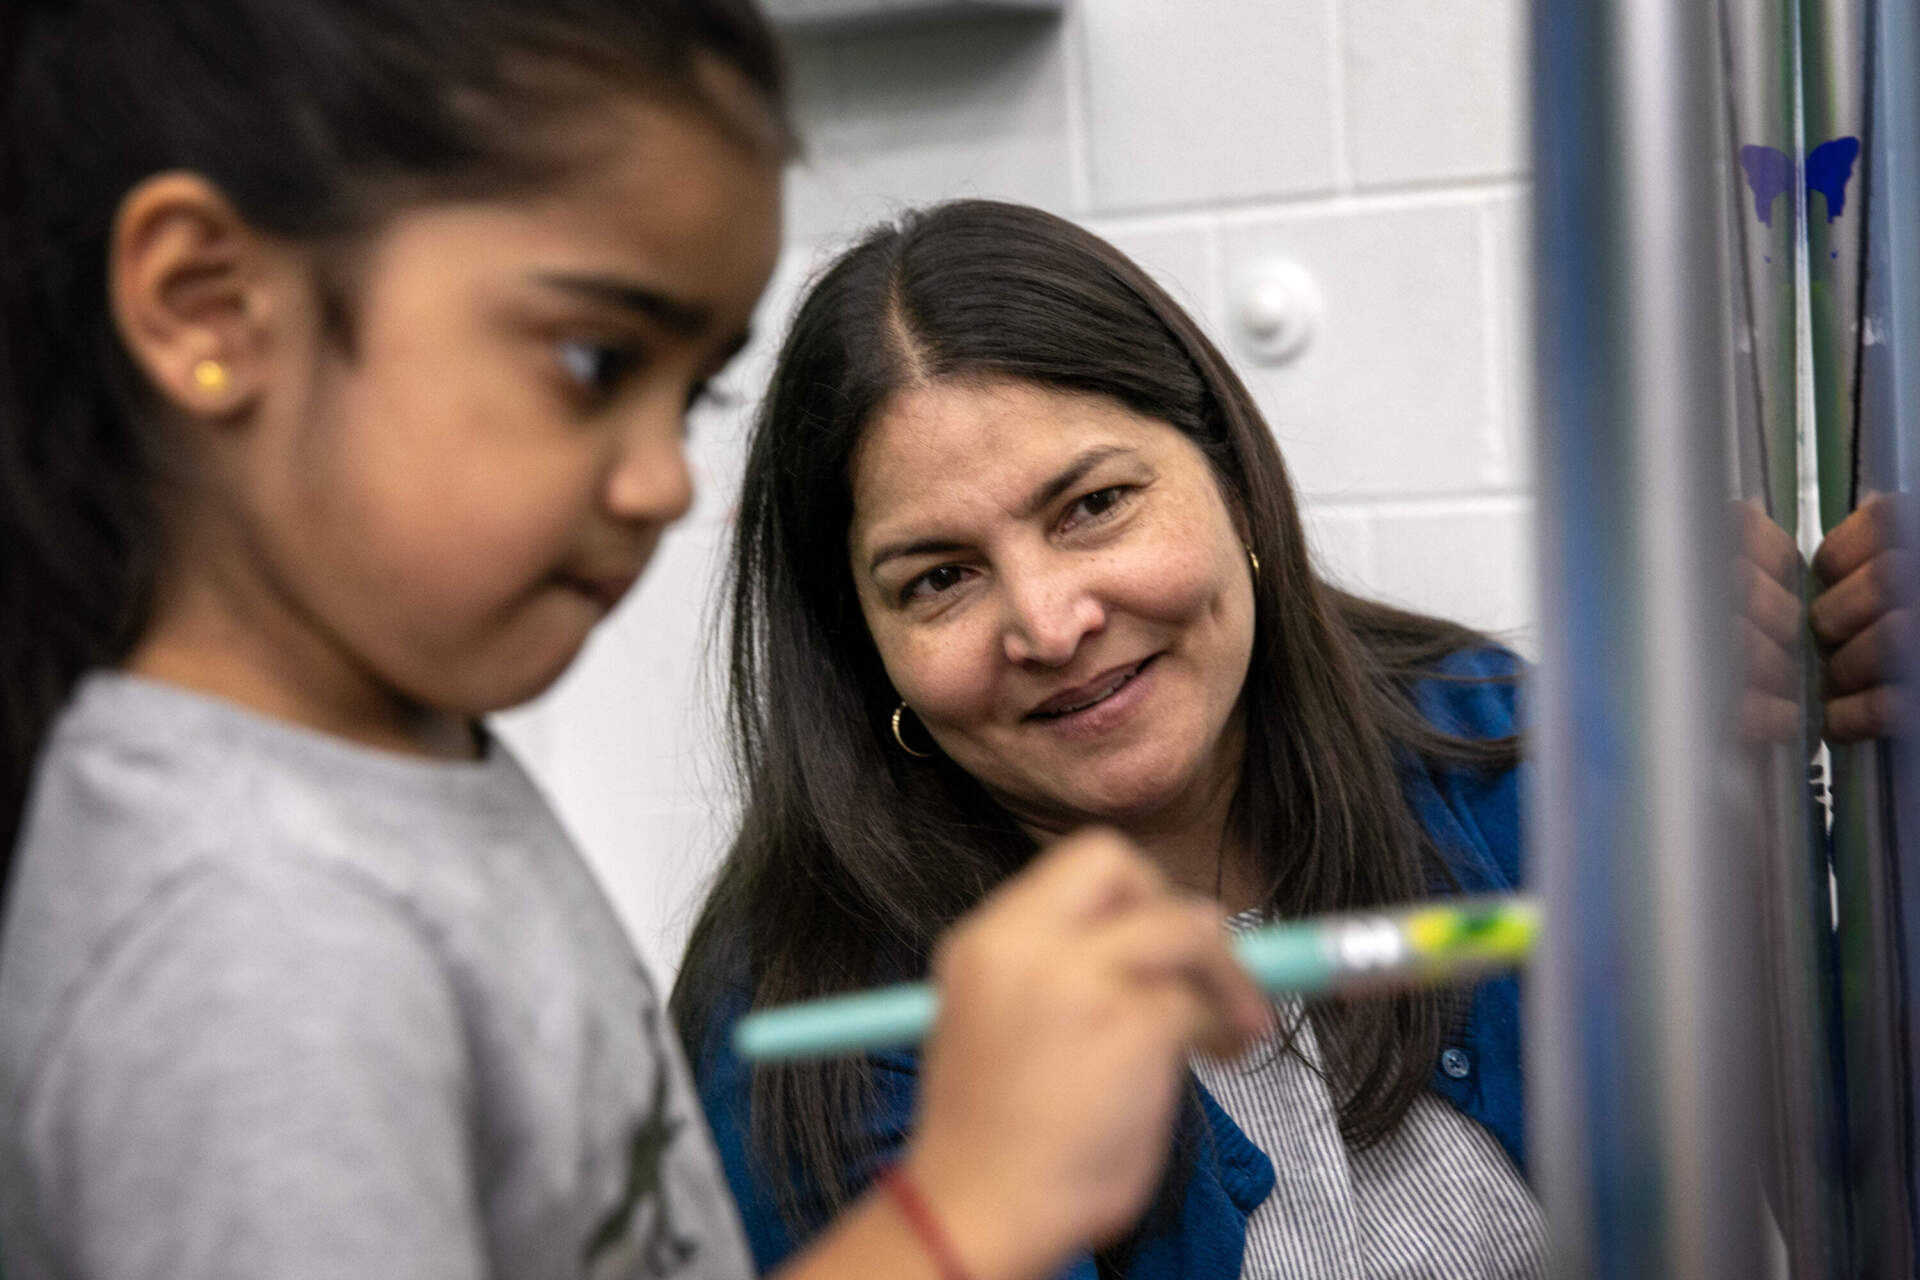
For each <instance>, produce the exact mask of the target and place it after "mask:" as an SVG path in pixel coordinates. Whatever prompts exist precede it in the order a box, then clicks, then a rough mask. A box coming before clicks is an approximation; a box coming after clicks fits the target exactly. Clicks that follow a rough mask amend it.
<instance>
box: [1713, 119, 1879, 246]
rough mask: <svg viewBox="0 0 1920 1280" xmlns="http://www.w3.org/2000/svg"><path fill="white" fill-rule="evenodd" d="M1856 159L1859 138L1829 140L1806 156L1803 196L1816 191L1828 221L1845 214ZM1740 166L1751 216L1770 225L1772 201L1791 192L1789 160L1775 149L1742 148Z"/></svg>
mask: <svg viewBox="0 0 1920 1280" xmlns="http://www.w3.org/2000/svg"><path fill="white" fill-rule="evenodd" d="M1859 158H1860V139H1858V138H1854V137H1845V138H1832V139H1829V140H1828V141H1826V142H1823V143H1821V144H1820V145H1819V146H1817V147H1815V148H1814V149H1813V151H1812V152H1811V153H1810V154H1809V155H1808V156H1807V196H1808V199H1809V200H1811V199H1812V197H1813V195H1814V193H1815V192H1818V193H1819V194H1820V196H1821V197H1822V198H1824V199H1825V200H1826V202H1827V221H1828V222H1832V221H1833V220H1834V219H1835V218H1837V217H1839V216H1840V215H1841V214H1842V213H1844V212H1846V208H1847V183H1848V182H1849V181H1851V180H1852V178H1853V162H1854V161H1855V160H1858V159H1859ZM1740 167H1741V168H1742V169H1744V170H1746V173H1747V187H1748V189H1749V190H1751V191H1752V192H1753V212H1754V216H1755V217H1757V218H1759V219H1760V221H1761V222H1763V223H1765V224H1766V225H1767V226H1769V227H1770V226H1772V225H1773V203H1774V201H1776V200H1778V199H1779V198H1780V197H1781V196H1783V195H1785V194H1786V193H1787V192H1789V191H1791V190H1792V189H1793V169H1794V164H1793V157H1792V156H1790V155H1788V154H1787V153H1786V152H1784V151H1782V150H1780V148H1778V147H1758V146H1749V147H1742V148H1740Z"/></svg>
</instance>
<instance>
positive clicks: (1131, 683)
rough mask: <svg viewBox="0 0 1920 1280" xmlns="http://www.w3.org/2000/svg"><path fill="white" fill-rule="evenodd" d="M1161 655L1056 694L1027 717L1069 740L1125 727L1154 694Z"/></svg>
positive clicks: (1115, 670) (1089, 736)
mask: <svg viewBox="0 0 1920 1280" xmlns="http://www.w3.org/2000/svg"><path fill="white" fill-rule="evenodd" d="M1159 656H1160V655H1159V654H1157V653H1156V654H1151V655H1149V656H1148V657H1145V658H1142V659H1140V660H1139V661H1137V662H1130V663H1126V664H1125V665H1123V666H1119V667H1114V668H1110V669H1109V670H1107V671H1103V672H1101V673H1100V674H1099V675H1098V676H1096V677H1095V678H1094V679H1092V680H1089V681H1087V682H1085V683H1084V684H1079V685H1075V686H1074V687H1072V688H1069V689H1067V690H1065V691H1064V692H1062V693H1057V694H1055V695H1054V696H1053V697H1051V698H1048V699H1047V700H1046V701H1045V702H1043V703H1041V704H1040V705H1039V706H1037V707H1035V708H1034V709H1033V710H1032V711H1029V712H1028V713H1027V714H1026V717H1025V718H1026V719H1027V720H1028V721H1030V722H1033V723H1036V724H1038V725H1039V726H1040V727H1041V728H1042V729H1044V730H1045V731H1047V732H1049V733H1055V734H1058V735H1060V736H1062V737H1066V738H1081V739H1090V738H1099V737H1102V736H1104V735H1106V734H1107V733H1109V732H1111V731H1112V730H1114V729H1117V728H1120V727H1121V726H1123V725H1125V724H1126V723H1127V722H1128V721H1129V720H1130V719H1132V718H1133V716H1134V713H1135V712H1137V711H1139V710H1140V708H1141V707H1142V706H1144V705H1145V704H1146V701H1147V699H1148V698H1150V697H1151V696H1152V692H1153V685H1154V681H1153V675H1152V671H1153V663H1154V660H1155V659H1156V658H1158V657H1159Z"/></svg>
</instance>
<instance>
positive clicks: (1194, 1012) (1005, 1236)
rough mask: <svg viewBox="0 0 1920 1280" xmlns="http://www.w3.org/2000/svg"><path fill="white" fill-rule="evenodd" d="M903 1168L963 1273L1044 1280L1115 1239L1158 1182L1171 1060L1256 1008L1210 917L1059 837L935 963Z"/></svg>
mask: <svg viewBox="0 0 1920 1280" xmlns="http://www.w3.org/2000/svg"><path fill="white" fill-rule="evenodd" d="M934 972H935V974H936V976H937V977H938V979H939V982H940V988H941V1015H940V1022H939V1025H938V1026H937V1027H936V1028H935V1030H934V1034H933V1037H932V1039H931V1040H930V1041H929V1043H928V1047H927V1054H926V1060H925V1063H924V1067H923V1073H922V1092H921V1095H920V1116H919V1124H918V1129H917V1133H916V1136H915V1139H914V1141H913V1144H912V1147H911V1149H910V1152H909V1155H908V1158H907V1167H908V1171H909V1173H910V1174H911V1176H912V1177H913V1178H914V1180H915V1181H916V1182H917V1183H918V1184H919V1185H920V1187H921V1189H922V1190H923V1191H924V1193H925V1194H926V1197H927V1199H928V1201H929V1202H930V1203H931V1205H932V1206H933V1208H934V1211H935V1212H936V1214H937V1215H938V1216H939V1218H940V1220H941V1222H942V1223H943V1224H944V1225H945V1227H946V1229H947V1231H948V1232H949V1233H950V1234H951V1236H952V1238H953V1241H954V1244H955V1247H956V1248H957V1249H958V1250H959V1252H960V1253H961V1255H962V1258H963V1259H964V1260H965V1261H966V1262H967V1263H968V1264H969V1267H970V1269H972V1271H973V1274H978V1275H1020V1274H1035V1275H1038V1274H1046V1273H1048V1272H1050V1271H1051V1270H1052V1269H1053V1268H1056V1267H1057V1266H1058V1265H1059V1264H1060V1263H1061V1262H1062V1261H1064V1260H1065V1259H1066V1258H1067V1257H1068V1256H1070V1255H1071V1254H1072V1253H1073V1252H1075V1251H1077V1250H1080V1249H1085V1248H1087V1247H1088V1246H1089V1245H1090V1244H1097V1243H1104V1242H1107V1241H1109V1240H1112V1239H1115V1238H1117V1237H1118V1236H1120V1235H1121V1234H1123V1233H1124V1232H1125V1231H1126V1230H1127V1228H1128V1227H1129V1226H1130V1225H1131V1224H1132V1222H1133V1221H1134V1219H1135V1218H1136V1217H1137V1216H1138V1215H1139V1213H1140V1212H1141V1211H1142V1209H1143V1208H1144V1207H1145V1205H1146V1202H1147V1199H1148V1197H1149V1195H1150V1194H1151V1193H1152V1191H1153V1189H1154V1187H1155V1186H1156V1185H1157V1184H1158V1180H1159V1178H1160V1175H1161V1172H1162V1170H1163V1167H1164V1165H1165V1163H1166V1159H1167V1155H1168V1152H1169V1150H1170V1133H1171V1124H1172V1120H1173V1116H1174V1112H1175V1108H1176V1106H1177V1104H1178V1101H1179V1099H1180V1097H1181V1092H1182V1091H1181V1081H1182V1080H1183V1078H1184V1075H1183V1073H1184V1068H1185V1062H1186V1057H1187V1054H1188V1053H1189V1051H1191V1050H1192V1049H1194V1048H1196V1047H1198V1048H1204V1049H1207V1050H1208V1051H1211V1052H1214V1053H1219V1054H1231V1053H1234V1052H1236V1051H1238V1050H1239V1049H1240V1048H1241V1047H1242V1045H1243V1044H1244V1043H1245V1041H1246V1040H1247V1038H1249V1037H1250V1036H1252V1035H1254V1034H1256V1033H1258V1031H1259V1030H1260V1029H1261V1028H1262V1027H1264V1026H1265V1025H1266V1023H1267V1019H1268V1017H1269V1005H1268V1002H1267V1000H1266V998H1265V997H1264V996H1263V995H1262V994H1261V992H1260V991H1259V989H1258V988H1257V987H1255V986H1254V984H1253V982H1252V980H1251V979H1250V978H1249V977H1248V976H1247V974H1246V972H1245V970H1243V969H1242V968H1241V967H1240V965H1239V964H1238V963H1237V962H1236V961H1235V960H1234V958H1233V955H1232V952H1231V951H1230V949H1229V947H1228V943H1227V938H1226V934H1225V932H1224V930H1223V929H1222V921H1221V915H1220V912H1219V910H1218V908H1216V907H1215V906H1213V905H1212V904H1210V903H1205V902H1202V901H1201V900H1198V899H1194V898H1187V897H1180V896H1176V895H1175V894H1174V893H1173V892H1172V890H1171V889H1170V888H1169V886H1168V884H1167V882H1166V880H1165V878H1164V877H1162V875H1161V874H1160V872H1159V871H1158V869H1156V868H1155V867H1154V866H1153V865H1152V864H1151V863H1149V862H1147V861H1146V860H1145V859H1144V858H1142V857H1141V856H1140V855H1139V854H1138V853H1136V852H1134V850H1133V848H1132V846H1131V845H1129V844H1128V843H1127V842H1126V841H1125V840H1123V839H1121V838H1120V837H1119V836H1117V835H1113V834H1110V833H1104V832H1089V833H1082V834H1080V835H1077V836H1074V837H1072V838H1070V839H1067V840H1064V841H1062V842H1061V843H1060V844H1059V845H1057V846H1055V847H1054V848H1053V849H1052V850H1051V851H1050V852H1048V853H1047V854H1045V855H1044V856H1043V857H1041V858H1040V859H1038V860H1037V861H1036V862H1035V864H1034V865H1033V866H1032V867H1031V868H1030V869H1029V870H1028V871H1027V872H1026V873H1024V874H1023V875H1021V876H1020V877H1019V878H1018V879H1016V880H1014V881H1012V882H1011V883H1009V884H1007V885H1005V886H1004V887H1002V888H1001V889H1000V890H999V891H998V892H996V893H995V894H994V895H993V896H992V897H990V898H988V899H987V900H986V902H984V903H983V904H982V905H981V906H980V907H979V908H978V909H976V910H975V911H974V912H973V913H972V914H971V915H969V916H968V917H967V918H966V919H965V920H963V921H961V922H960V924H959V925H958V926H956V927H955V928H954V930H953V932H952V933H951V934H950V935H949V937H948V938H947V940H946V941H945V943H944V944H943V945H942V946H941V948H940V950H939V953H938V955H937V956H936V958H935V964H934Z"/></svg>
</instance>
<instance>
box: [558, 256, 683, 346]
mask: <svg viewBox="0 0 1920 1280" xmlns="http://www.w3.org/2000/svg"><path fill="white" fill-rule="evenodd" d="M534 278H535V279H536V280H538V281H539V282H540V283H541V284H544V285H547V286H548V287H550V288H554V289H559V290H562V291H563V292H566V293H572V294H577V295H579V296H581V297H584V298H590V299H592V300H593V301H595V302H603V303H610V304H612V305H613V306H616V307H619V308H621V309H622V310H625V311H633V312H637V313H638V314H640V315H643V316H645V317H647V318H648V319H649V320H652V321H653V322H654V323H656V324H658V325H659V326H660V327H661V328H663V329H665V330H667V331H668V332H669V333H672V334H674V335H675V336H676V337H681V338H698V337H701V336H702V335H703V334H705V333H706V331H707V327H708V326H709V325H711V324H712V323H713V312H712V310H711V309H710V308H708V307H707V306H705V305H703V304H701V303H698V302H691V301H688V300H687V299H684V298H676V297H674V296H673V295H672V294H669V293H664V292H662V291H661V290H659V289H656V288H653V287H652V286H650V285H644V284H640V283H637V282H636V281H632V280H619V279H615V278H613V277H611V276H578V275H570V274H567V273H564V272H559V273H552V274H543V275H539V276H536V277H534Z"/></svg>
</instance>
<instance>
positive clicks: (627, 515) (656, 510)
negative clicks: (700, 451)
mask: <svg viewBox="0 0 1920 1280" xmlns="http://www.w3.org/2000/svg"><path fill="white" fill-rule="evenodd" d="M606 502H607V510H608V511H609V512H610V513H611V514H612V515H613V516H614V517H615V518H616V519H619V520H624V521H630V522H633V523H641V524H656V525H667V524H672V523H673V522H674V521H676V520H678V519H679V518H680V517H681V516H684V515H686V514H687V511H688V510H689V509H690V508H691V507H692V506H693V468H692V466H691V464H690V463H689V462H688V459H687V450H686V444H685V441H684V439H683V437H682V432H681V430H680V424H679V422H678V421H677V420H676V421H675V422H674V423H673V424H672V426H671V428H665V427H663V426H662V425H661V424H658V423H654V424H648V425H644V426H637V427H636V428H635V429H634V430H633V431H631V432H629V433H628V437H627V439H626V441H625V442H623V445H622V448H621V451H620V456H619V457H618V458H617V459H616V460H615V463H614V468H613V471H612V473H611V474H610V475H609V476H608V477H607V491H606Z"/></svg>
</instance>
